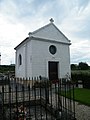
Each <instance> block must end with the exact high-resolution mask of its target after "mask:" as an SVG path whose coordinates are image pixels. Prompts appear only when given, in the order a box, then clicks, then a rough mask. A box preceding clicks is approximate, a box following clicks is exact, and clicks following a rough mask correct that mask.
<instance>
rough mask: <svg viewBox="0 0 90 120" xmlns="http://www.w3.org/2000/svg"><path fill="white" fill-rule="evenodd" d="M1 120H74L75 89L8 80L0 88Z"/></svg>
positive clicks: (58, 83) (59, 84)
mask: <svg viewBox="0 0 90 120" xmlns="http://www.w3.org/2000/svg"><path fill="white" fill-rule="evenodd" d="M1 83H2V82H1ZM0 120H75V102H74V85H73V84H71V83H70V82H68V83H67V82H65V83H62V81H61V80H55V81H49V80H41V79H40V78H32V79H30V78H29V79H24V78H23V79H15V78H12V79H9V78H8V79H6V80H4V81H3V84H1V85H0Z"/></svg>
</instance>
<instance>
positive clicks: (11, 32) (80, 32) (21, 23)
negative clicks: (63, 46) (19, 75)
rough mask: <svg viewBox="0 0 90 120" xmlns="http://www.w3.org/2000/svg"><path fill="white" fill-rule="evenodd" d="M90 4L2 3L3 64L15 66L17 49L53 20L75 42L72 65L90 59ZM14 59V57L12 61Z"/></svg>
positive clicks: (50, 0)
mask: <svg viewBox="0 0 90 120" xmlns="http://www.w3.org/2000/svg"><path fill="white" fill-rule="evenodd" d="M89 14H90V0H72V1H69V0H1V1H0V52H2V64H9V63H10V61H13V62H15V57H14V56H15V55H14V52H15V51H14V50H13V49H14V47H15V46H17V45H18V44H19V43H20V42H21V41H22V40H23V39H25V38H26V37H27V36H28V33H29V32H32V31H34V30H36V29H38V28H40V27H42V26H43V25H45V24H47V23H48V20H49V19H50V18H51V17H53V18H54V20H55V24H56V26H57V27H58V28H59V29H60V30H61V31H62V32H63V33H64V34H65V35H66V36H67V37H68V38H69V39H70V40H71V42H72V45H71V46H70V48H71V63H78V62H79V61H86V62H88V63H90V62H89V59H90V55H89V52H87V51H90V49H89V44H90V35H89V31H90V17H89ZM11 56H12V57H11Z"/></svg>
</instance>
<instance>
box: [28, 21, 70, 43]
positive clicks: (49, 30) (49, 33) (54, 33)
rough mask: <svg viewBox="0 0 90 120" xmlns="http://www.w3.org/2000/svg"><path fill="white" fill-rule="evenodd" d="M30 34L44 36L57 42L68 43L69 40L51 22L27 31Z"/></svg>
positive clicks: (38, 36)
mask: <svg viewBox="0 0 90 120" xmlns="http://www.w3.org/2000/svg"><path fill="white" fill-rule="evenodd" d="M29 35H30V36H33V37H37V38H44V39H45V38H46V39H51V40H55V41H59V42H65V43H70V40H68V38H67V37H66V36H65V35H64V34H63V33H62V32H61V31H60V30H59V29H58V28H57V27H56V26H55V24H54V23H53V22H51V23H49V24H47V25H45V26H43V27H41V28H39V29H37V30H35V31H34V32H32V33H31V32H30V33H29Z"/></svg>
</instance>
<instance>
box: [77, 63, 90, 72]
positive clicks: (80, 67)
mask: <svg viewBox="0 0 90 120" xmlns="http://www.w3.org/2000/svg"><path fill="white" fill-rule="evenodd" d="M78 69H80V70H88V69H89V66H88V64H87V63H83V62H80V63H79V65H78Z"/></svg>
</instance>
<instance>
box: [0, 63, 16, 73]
mask: <svg viewBox="0 0 90 120" xmlns="http://www.w3.org/2000/svg"><path fill="white" fill-rule="evenodd" d="M12 71H15V65H0V73H7V72H12Z"/></svg>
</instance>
